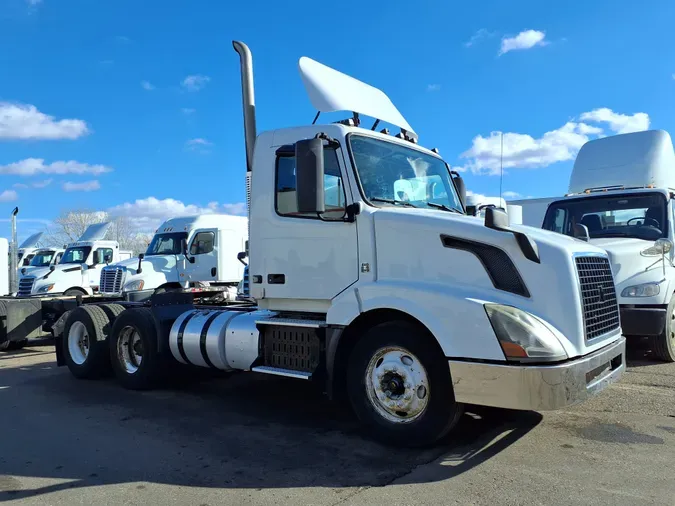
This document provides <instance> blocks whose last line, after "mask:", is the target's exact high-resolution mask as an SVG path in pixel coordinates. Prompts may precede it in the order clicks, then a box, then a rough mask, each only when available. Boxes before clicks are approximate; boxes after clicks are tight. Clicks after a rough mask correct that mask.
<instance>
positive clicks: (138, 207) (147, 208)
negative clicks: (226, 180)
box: [108, 197, 246, 231]
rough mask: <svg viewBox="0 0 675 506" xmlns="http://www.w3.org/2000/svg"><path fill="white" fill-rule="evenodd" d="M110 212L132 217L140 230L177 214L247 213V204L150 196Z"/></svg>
mask: <svg viewBox="0 0 675 506" xmlns="http://www.w3.org/2000/svg"><path fill="white" fill-rule="evenodd" d="M108 212H109V213H110V215H111V216H127V217H129V218H131V219H132V220H133V221H134V224H135V225H136V226H137V227H138V229H139V230H142V231H154V230H155V229H156V228H157V227H158V226H159V225H160V224H161V223H162V222H163V221H165V220H167V219H169V218H173V217H176V216H189V215H196V214H214V213H221V214H235V215H245V214H246V204H245V203H243V202H238V203H234V204H219V203H218V202H209V203H208V204H207V205H206V206H199V205H196V204H184V203H183V202H181V201H180V200H175V199H158V198H156V197H148V198H145V199H138V200H136V201H134V202H125V203H124V204H120V205H117V206H114V207H111V208H110V209H108Z"/></svg>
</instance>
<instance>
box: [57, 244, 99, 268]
mask: <svg viewBox="0 0 675 506" xmlns="http://www.w3.org/2000/svg"><path fill="white" fill-rule="evenodd" d="M90 251H91V246H78V247H77V248H68V249H67V250H66V252H65V253H64V254H63V258H61V261H60V262H59V263H61V264H82V263H84V262H85V261H86V260H87V258H88V257H89V252H90Z"/></svg>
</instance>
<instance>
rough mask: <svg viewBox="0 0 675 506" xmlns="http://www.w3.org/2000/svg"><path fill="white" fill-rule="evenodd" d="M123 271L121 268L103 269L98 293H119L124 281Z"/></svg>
mask: <svg viewBox="0 0 675 506" xmlns="http://www.w3.org/2000/svg"><path fill="white" fill-rule="evenodd" d="M124 271H125V269H124V268H122V267H104V268H103V269H101V281H100V283H99V287H98V291H99V292H101V293H120V292H121V291H122V282H123V281H124Z"/></svg>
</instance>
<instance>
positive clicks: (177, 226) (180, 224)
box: [155, 214, 248, 234]
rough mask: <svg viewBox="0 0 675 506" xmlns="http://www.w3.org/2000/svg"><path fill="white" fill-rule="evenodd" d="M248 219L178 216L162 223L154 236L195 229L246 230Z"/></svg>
mask: <svg viewBox="0 0 675 506" xmlns="http://www.w3.org/2000/svg"><path fill="white" fill-rule="evenodd" d="M247 223H248V219H247V218H246V217H245V216H233V215H229V214H202V215H194V216H178V217H176V218H171V219H168V220H166V221H165V222H164V223H162V224H161V225H160V226H159V228H158V229H157V230H156V231H155V233H156V234H164V233H171V232H189V231H190V230H194V229H197V228H216V229H222V228H228V229H236V230H240V229H246V227H247Z"/></svg>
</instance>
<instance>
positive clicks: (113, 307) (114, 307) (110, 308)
mask: <svg viewBox="0 0 675 506" xmlns="http://www.w3.org/2000/svg"><path fill="white" fill-rule="evenodd" d="M100 307H101V309H103V311H105V313H106V314H107V315H108V318H109V319H110V322H111V323H113V322H114V321H115V319H116V318H117V317H118V316H119V315H120V313H121V312H122V311H124V310H125V309H126V308H125V307H124V306H123V305H122V304H100Z"/></svg>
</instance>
